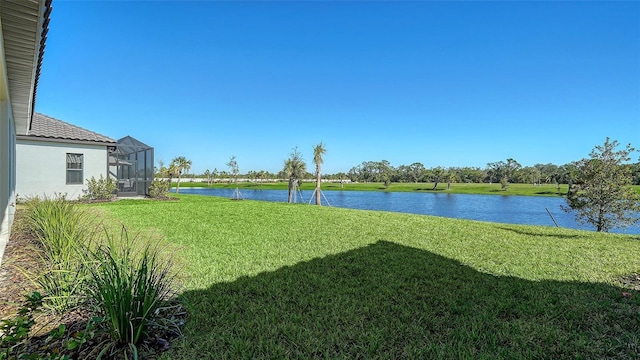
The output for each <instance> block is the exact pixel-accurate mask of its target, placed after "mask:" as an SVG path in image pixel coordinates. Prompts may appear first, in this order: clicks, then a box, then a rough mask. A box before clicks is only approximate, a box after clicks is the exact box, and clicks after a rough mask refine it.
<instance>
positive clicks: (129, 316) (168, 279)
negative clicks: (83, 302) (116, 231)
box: [88, 227, 179, 358]
mask: <svg viewBox="0 0 640 360" xmlns="http://www.w3.org/2000/svg"><path fill="white" fill-rule="evenodd" d="M89 258H90V259H91V262H92V263H93V266H91V267H90V270H89V272H90V274H91V277H90V281H89V282H88V296H89V300H90V304H91V306H92V310H93V312H95V313H97V314H98V315H99V316H101V317H102V319H104V322H105V325H106V328H107V329H108V332H109V335H110V337H109V339H108V340H106V341H104V342H103V343H101V344H100V345H99V346H98V348H99V350H100V352H99V354H98V358H102V357H103V356H105V355H106V356H108V357H109V358H111V357H113V356H114V355H116V354H118V353H120V354H123V355H124V356H125V357H127V356H131V357H133V358H137V357H138V347H139V346H140V345H141V344H142V343H143V340H144V339H146V338H149V335H150V330H152V329H156V330H157V329H162V330H171V331H173V332H174V333H179V324H178V323H176V322H173V321H171V319H170V318H164V316H165V314H167V313H168V312H167V310H168V309H172V308H173V309H174V310H176V311H178V310H179V305H178V304H177V303H176V302H175V300H174V296H175V294H176V292H175V291H176V287H175V281H174V280H175V273H173V272H172V265H173V264H172V262H171V261H170V260H168V259H167V258H165V257H163V255H162V252H161V249H160V247H159V246H158V244H157V243H156V244H153V243H152V242H151V241H150V240H149V239H148V238H144V237H141V236H140V235H136V236H133V237H132V236H130V235H129V233H128V232H127V231H126V229H125V228H124V227H123V228H122V230H121V232H120V236H119V237H117V236H113V235H112V234H110V233H109V232H108V231H106V236H105V240H104V241H103V242H102V243H100V244H99V245H97V246H96V247H95V249H93V250H90V253H89ZM169 313H171V311H169Z"/></svg>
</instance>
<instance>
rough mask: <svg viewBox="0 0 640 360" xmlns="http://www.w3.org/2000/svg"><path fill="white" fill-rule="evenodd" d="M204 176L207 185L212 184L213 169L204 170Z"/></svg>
mask: <svg viewBox="0 0 640 360" xmlns="http://www.w3.org/2000/svg"><path fill="white" fill-rule="evenodd" d="M204 177H205V178H206V179H207V185H211V178H212V177H211V170H209V169H207V170H205V171H204Z"/></svg>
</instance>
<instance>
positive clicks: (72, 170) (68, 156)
mask: <svg viewBox="0 0 640 360" xmlns="http://www.w3.org/2000/svg"><path fill="white" fill-rule="evenodd" d="M78 158H79V160H80V161H70V160H72V159H75V160H78ZM72 164H80V165H79V166H78V167H77V168H75V167H73V166H71V167H70V165H72ZM78 172H80V178H79V179H80V180H79V182H78V181H70V180H71V179H70V178H69V174H72V173H76V174H77V173H78ZM65 175H66V184H67V185H83V184H84V154H78V153H67V154H66V172H65ZM74 176H77V175H74Z"/></svg>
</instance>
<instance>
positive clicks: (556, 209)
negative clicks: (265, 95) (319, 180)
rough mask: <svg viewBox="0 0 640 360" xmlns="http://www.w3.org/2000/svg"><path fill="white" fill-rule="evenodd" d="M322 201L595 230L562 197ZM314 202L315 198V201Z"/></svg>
mask: <svg viewBox="0 0 640 360" xmlns="http://www.w3.org/2000/svg"><path fill="white" fill-rule="evenodd" d="M234 191H235V189H228V188H223V189H221V188H215V189H205V188H182V189H180V193H183V194H198V195H209V196H221V197H228V198H231V197H232V196H233V193H234ZM240 193H241V195H242V198H244V199H248V200H262V201H277V202H286V201H287V190H256V189H240ZM323 194H324V196H325V197H326V201H325V198H323V199H322V200H323V201H322V203H323V205H327V202H328V203H329V204H330V205H331V206H335V207H342V208H351V209H360V210H380V211H395V212H403V213H411V214H422V215H434V216H444V217H450V218H460V219H470V220H480V221H491V222H499V223H510V224H525V225H546V226H555V225H554V223H553V220H552V219H551V217H550V216H549V214H548V213H547V209H548V210H549V212H550V213H551V215H553V217H554V219H555V220H556V222H557V223H558V226H560V227H566V228H573V229H584V230H593V228H592V227H589V226H580V225H578V224H576V222H575V218H574V215H573V214H571V213H565V212H564V211H563V210H562V209H561V208H560V206H561V205H565V200H564V199H563V198H559V197H536V196H514V195H509V196H505V195H470V194H449V193H417V192H378V191H336V190H327V191H323ZM311 196H312V191H310V190H306V191H301V192H299V193H298V194H297V202H299V203H309V199H310V198H311ZM313 202H314V203H315V198H314V201H313ZM612 232H618V233H625V234H640V227H638V226H636V227H632V228H626V229H614V230H613V231H612Z"/></svg>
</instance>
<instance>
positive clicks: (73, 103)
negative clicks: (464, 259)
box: [36, 0, 640, 173]
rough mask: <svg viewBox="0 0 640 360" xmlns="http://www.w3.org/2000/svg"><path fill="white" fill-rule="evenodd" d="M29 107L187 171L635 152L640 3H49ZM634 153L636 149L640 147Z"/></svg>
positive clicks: (333, 168) (639, 142) (480, 163)
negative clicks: (613, 143)
mask: <svg viewBox="0 0 640 360" xmlns="http://www.w3.org/2000/svg"><path fill="white" fill-rule="evenodd" d="M53 7H54V9H53V12H52V14H51V23H50V31H49V34H48V40H47V48H46V52H45V57H44V63H43V68H42V75H41V77H40V82H39V87H38V95H37V103H36V111H39V112H42V113H44V114H47V115H49V116H53V117H56V118H58V119H61V120H64V121H67V122H70V123H73V124H75V125H78V126H81V127H84V128H87V129H90V130H93V131H96V132H99V133H101V134H104V135H107V136H110V137H112V138H115V139H118V138H120V137H124V136H126V135H131V136H133V137H135V138H137V139H139V140H141V141H143V142H145V143H147V144H149V145H151V146H153V147H154V148H155V156H156V162H157V161H158V160H163V161H164V162H165V163H168V162H169V161H171V159H172V158H174V157H176V156H185V157H187V158H188V159H190V160H192V162H193V168H192V172H196V173H201V172H203V171H204V170H205V169H207V168H208V169H214V168H217V169H218V170H228V169H227V168H226V166H225V163H226V162H227V161H228V160H229V158H230V157H231V156H232V155H235V156H236V158H237V161H238V165H239V167H240V171H241V172H243V173H245V172H247V171H249V170H268V171H271V172H277V171H279V170H280V169H281V168H282V163H283V161H284V160H285V159H286V158H287V157H288V155H289V153H291V150H292V148H294V147H296V146H297V147H298V148H299V150H300V151H301V152H302V154H303V156H304V158H305V160H307V163H308V166H309V168H311V167H312V164H311V159H312V148H313V146H314V145H316V144H317V143H319V142H320V141H322V142H324V144H325V145H326V148H327V153H326V156H325V166H324V172H325V173H336V172H340V171H344V172H347V171H348V170H349V169H350V168H351V167H353V166H355V165H358V164H360V163H361V162H363V161H379V160H383V159H384V160H388V161H390V162H391V164H392V165H394V166H399V165H402V164H407V165H408V164H411V163H413V162H421V163H423V164H424V165H425V166H427V167H435V166H444V167H448V166H474V167H475V166H477V167H482V168H484V167H485V166H486V164H487V163H488V162H493V161H499V160H505V159H507V158H514V159H516V160H517V161H519V162H520V163H521V164H522V165H524V166H527V165H534V164H536V163H549V162H551V163H555V164H558V165H561V164H565V163H568V162H571V161H573V160H578V159H580V158H583V157H586V156H588V154H589V152H590V151H591V149H592V148H593V147H594V146H595V145H599V144H602V143H603V142H604V140H605V137H607V136H609V137H610V138H612V139H616V140H618V141H619V142H621V143H622V144H627V143H631V144H632V145H634V146H636V147H638V148H640V2H636V1H627V2H595V1H589V2H586V1H585V2H581V1H570V2H546V1H544V2H519V1H513V2H508V1H496V2H472V1H468V2H467V1H464V2H462V1H461V2H435V1H407V2H392V1H371V2H369V1H348V2H343V1H65V0H55V1H54V3H53ZM635 160H637V158H635V159H634V161H635Z"/></svg>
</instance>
